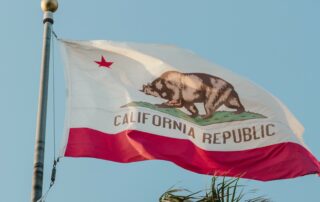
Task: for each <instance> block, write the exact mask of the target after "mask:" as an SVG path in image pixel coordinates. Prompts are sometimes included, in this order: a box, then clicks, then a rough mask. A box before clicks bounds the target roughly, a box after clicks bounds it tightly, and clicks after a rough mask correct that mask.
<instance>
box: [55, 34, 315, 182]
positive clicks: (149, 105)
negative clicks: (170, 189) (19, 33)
mask: <svg viewBox="0 0 320 202" xmlns="http://www.w3.org/2000/svg"><path fill="white" fill-rule="evenodd" d="M61 47H62V51H63V55H64V56H65V57H64V58H65V75H66V86H67V109H66V119H65V136H64V141H63V144H62V149H61V156H64V157H90V158H98V159H104V160H110V161H115V162H121V163H129V162H136V161H143V160H153V159H157V160H166V161H171V162H173V163H175V164H176V165H178V166H180V167H182V168H185V169H187V170H190V171H193V172H196V173H201V174H208V175H212V174H216V175H225V176H242V177H244V178H249V179H256V180H262V181H267V180H275V179H286V178H294V177H297V176H303V175H307V174H316V173H317V174H319V173H320V164H319V162H318V160H317V159H316V158H315V157H314V156H313V155H312V154H311V152H310V151H309V150H308V148H307V147H306V146H305V144H304V143H303V140H302V133H303V130H304V129H303V126H302V125H301V124H300V123H299V121H298V120H297V119H296V118H295V117H294V115H293V114H292V113H291V112H290V111H289V110H288V109H287V108H286V106H285V105H283V104H282V103H281V102H280V101H279V100H278V99H277V98H276V97H274V96H272V95H271V94H270V93H268V92H267V91H265V90H264V89H262V88H260V87H258V86H257V85H255V84H253V83H252V82H250V81H248V80H247V79H245V78H243V77H241V76H238V75H236V74H235V73H233V72H231V71H229V70H227V69H224V68H221V67H219V66H217V65H214V64H212V63H210V62H208V61H206V60H205V59H202V58H200V57H198V56H197V55H195V54H194V53H192V52H191V51H188V50H183V49H180V48H177V47H175V46H170V45H160V44H140V43H124V42H123V43H120V42H112V41H67V40H61Z"/></svg>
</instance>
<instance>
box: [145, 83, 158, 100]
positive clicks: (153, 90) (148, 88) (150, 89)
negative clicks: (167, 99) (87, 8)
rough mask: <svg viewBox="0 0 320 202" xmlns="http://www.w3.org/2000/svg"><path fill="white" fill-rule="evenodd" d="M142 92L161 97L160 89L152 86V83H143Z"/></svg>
mask: <svg viewBox="0 0 320 202" xmlns="http://www.w3.org/2000/svg"><path fill="white" fill-rule="evenodd" d="M140 91H141V92H143V93H145V94H146V95H152V96H154V97H161V96H160V94H159V92H158V89H157V88H156V87H154V86H152V85H151V84H150V83H148V84H147V85H143V86H142V90H140Z"/></svg>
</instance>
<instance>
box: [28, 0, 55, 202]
mask: <svg viewBox="0 0 320 202" xmlns="http://www.w3.org/2000/svg"><path fill="white" fill-rule="evenodd" d="M41 8H42V11H43V13H44V15H43V24H44V32H43V46H42V58H41V69H40V84H39V98H38V114H37V125H36V134H35V149H34V167H33V177H32V192H31V201H32V202H36V201H38V200H39V199H40V198H41V196H42V185H43V167H44V150H45V132H46V116H47V100H48V80H49V60H50V41H51V31H52V24H53V13H54V12H55V11H56V10H57V9H58V2H57V0H42V1H41Z"/></svg>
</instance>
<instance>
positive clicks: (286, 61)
mask: <svg viewBox="0 0 320 202" xmlns="http://www.w3.org/2000/svg"><path fill="white" fill-rule="evenodd" d="M59 3H60V7H59V10H58V12H57V13H56V14H55V24H54V29H55V31H56V33H57V34H58V35H59V37H61V38H67V39H82V40H83V39H85V40H89V39H108V40H116V41H136V42H153V43H154V42H155V43H166V44H174V45H177V46H179V47H182V48H187V49H191V50H193V51H194V52H196V53H197V54H198V55H200V56H202V57H204V58H207V59H208V60H210V61H212V62H213V63H216V64H218V65H221V66H224V67H226V68H228V69H230V70H232V71H234V72H236V73H238V74H240V75H243V76H245V77H247V78H248V79H250V80H251V81H253V82H255V83H258V84H259V85H260V86H262V87H264V88H265V89H267V90H268V91H270V92H271V93H272V94H274V95H275V96H277V97H278V98H280V99H281V100H282V101H283V102H284V103H285V104H286V105H287V106H288V107H289V109H290V110H291V111H292V112H293V113H294V114H295V115H296V117H297V118H298V119H299V120H300V121H301V122H302V123H303V125H304V126H305V133H304V140H305V142H306V144H307V145H308V146H309V149H310V150H311V151H312V152H313V154H314V155H315V156H316V157H317V158H318V159H319V158H320V146H319V142H320V134H319V130H320V129H319V114H320V109H319V103H320V93H319V86H320V79H319V74H320V68H319V66H320V61H319V52H320V48H319V47H320V40H319V36H320V28H319V26H318V24H319V19H320V12H319V9H320V2H319V1H317V0H304V1H298V0H281V1H279V0H268V1H267V0H260V1H257V0H242V1H237V0H233V1H218V0H202V1H195V0H190V1H185V0H184V1H183V0H161V1H150V0H116V1H115V0H114V1H111V0H107V1H98V0H91V1H60V2H59ZM0 25H1V27H2V28H1V32H0V38H1V46H0V54H1V55H2V57H1V60H0V76H1V79H0V89H1V92H2V97H1V99H0V106H1V114H0V121H1V123H2V125H1V126H2V127H1V131H2V134H1V142H0V161H1V167H0V179H1V180H0V190H1V192H0V193H1V194H0V201H14V202H15V201H17V202H19V201H28V200H29V199H30V191H31V178H32V167H33V148H34V133H35V122H36V113H37V99H38V85H39V84H38V83H39V69H40V57H41V44H42V29H43V27H42V11H41V9H40V1H23V0H18V1H9V0H3V1H2V8H1V12H0ZM54 52H55V54H54V62H55V83H56V86H55V88H56V133H57V134H56V135H57V148H58V147H59V143H60V139H61V134H62V131H63V120H64V109H65V106H64V101H65V100H64V99H65V90H64V78H63V66H62V62H61V57H60V53H59V51H58V47H57V44H56V43H55V51H54ZM51 84H52V83H51ZM51 84H50V85H51ZM50 89H52V85H51V86H50ZM51 96H52V91H50V97H49V108H48V126H47V131H48V132H47V147H46V167H45V179H44V181H45V188H47V187H48V184H49V178H50V169H51V165H52V158H53V143H52V142H53V138H52V127H53V126H52V97H51ZM209 182H210V177H208V176H204V175H199V174H195V173H191V172H189V171H186V170H183V169H181V168H179V167H177V166H175V165H174V164H172V163H170V162H163V161H146V162H139V163H132V164H118V163H113V162H109V161H102V160H94V159H71V158H65V159H62V161H61V162H60V164H59V166H58V173H57V181H56V185H55V187H54V188H53V190H52V192H50V194H49V196H48V198H47V201H77V202H82V201H83V202H84V201H93V202H100V201H143V202H144V201H146V202H153V201H157V199H158V197H159V196H160V195H161V193H163V192H164V191H165V190H166V189H168V188H169V187H171V186H172V185H174V184H177V183H178V185H177V186H183V187H186V188H188V189H190V190H194V191H197V190H199V189H202V188H204V187H206V186H208V184H209ZM242 183H243V184H247V185H248V186H249V188H257V189H259V193H261V194H263V195H266V196H268V197H270V198H271V199H273V200H274V201H280V202H282V201H291V202H296V201H310V202H313V201H318V200H319V199H318V194H317V191H318V190H319V187H320V178H319V177H317V176H315V175H311V176H305V177H300V178H297V179H291V180H279V181H272V182H257V181H247V180H243V181H242Z"/></svg>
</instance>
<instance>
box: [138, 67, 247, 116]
mask: <svg viewBox="0 0 320 202" xmlns="http://www.w3.org/2000/svg"><path fill="white" fill-rule="evenodd" d="M140 91H141V92H143V93H145V94H147V95H152V96H155V97H161V98H163V99H166V100H168V101H167V102H165V103H162V104H158V105H157V106H158V107H172V108H181V107H185V108H186V109H187V110H188V111H189V112H190V113H191V117H196V116H198V115H199V111H198V109H197V107H196V106H195V103H203V104H204V109H205V112H206V114H205V115H203V116H202V117H203V118H204V119H207V118H210V117H211V116H213V114H214V113H215V112H216V110H217V109H218V108H219V107H220V106H222V105H225V106H226V107H229V108H232V109H236V110H237V111H236V113H242V112H244V111H245V109H244V107H243V105H242V104H241V102H240V99H239V96H238V94H237V92H236V91H235V90H234V88H233V86H232V85H231V84H230V83H228V82H227V81H225V80H223V79H221V78H219V77H215V76H212V75H209V74H204V73H181V72H177V71H167V72H165V73H163V74H162V75H161V76H160V77H159V78H156V79H155V80H154V81H152V83H151V84H150V83H148V84H147V85H143V87H142V90H140Z"/></svg>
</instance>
